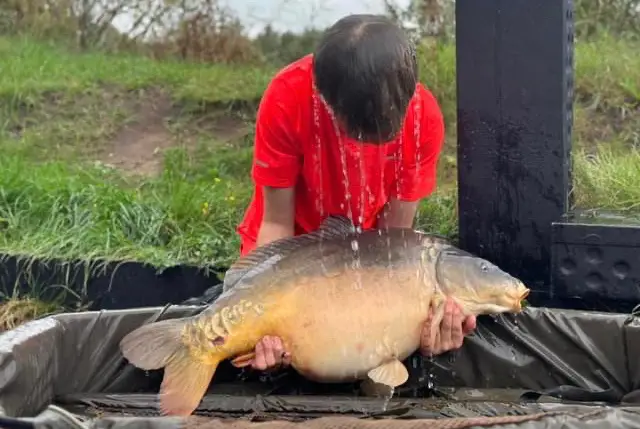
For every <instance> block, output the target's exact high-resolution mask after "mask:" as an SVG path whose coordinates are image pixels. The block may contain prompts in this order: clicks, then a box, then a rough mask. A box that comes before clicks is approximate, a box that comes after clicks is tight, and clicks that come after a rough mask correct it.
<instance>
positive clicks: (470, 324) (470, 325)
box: [462, 316, 476, 335]
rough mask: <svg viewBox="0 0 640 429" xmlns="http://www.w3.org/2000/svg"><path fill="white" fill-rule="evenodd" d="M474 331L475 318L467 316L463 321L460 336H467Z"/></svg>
mask: <svg viewBox="0 0 640 429" xmlns="http://www.w3.org/2000/svg"><path fill="white" fill-rule="evenodd" d="M475 329H476V318H475V316H467V317H466V318H465V319H464V323H463V325H462V334H463V335H468V334H470V333H471V332H472V331H474V330H475Z"/></svg>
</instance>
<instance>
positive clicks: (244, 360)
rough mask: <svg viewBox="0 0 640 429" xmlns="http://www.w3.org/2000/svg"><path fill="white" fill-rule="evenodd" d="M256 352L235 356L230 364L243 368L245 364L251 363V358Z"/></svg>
mask: <svg viewBox="0 0 640 429" xmlns="http://www.w3.org/2000/svg"><path fill="white" fill-rule="evenodd" d="M255 357H256V354H255V353H254V352H251V353H246V354H244V355H240V356H236V357H235V358H234V359H233V360H232V361H231V365H233V366H235V367H236V368H244V367H245V366H249V365H251V362H252V361H253V359H255Z"/></svg>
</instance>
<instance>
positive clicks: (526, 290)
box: [515, 283, 531, 313]
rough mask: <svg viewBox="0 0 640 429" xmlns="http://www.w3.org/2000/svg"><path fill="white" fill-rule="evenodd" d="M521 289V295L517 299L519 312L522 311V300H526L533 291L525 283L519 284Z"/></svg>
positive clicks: (516, 304) (517, 310)
mask: <svg viewBox="0 0 640 429" xmlns="http://www.w3.org/2000/svg"><path fill="white" fill-rule="evenodd" d="M519 289H522V293H520V296H519V297H518V298H517V299H516V303H515V309H516V312H517V313H520V312H521V311H522V301H524V300H525V299H526V298H527V297H528V296H529V294H530V293H531V289H529V288H528V287H526V286H525V285H524V284H523V283H520V284H519Z"/></svg>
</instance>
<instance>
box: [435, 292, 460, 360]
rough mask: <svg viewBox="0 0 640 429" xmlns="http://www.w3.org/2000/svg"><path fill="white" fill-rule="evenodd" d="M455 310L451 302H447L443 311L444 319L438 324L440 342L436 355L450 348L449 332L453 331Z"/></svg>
mask: <svg viewBox="0 0 640 429" xmlns="http://www.w3.org/2000/svg"><path fill="white" fill-rule="evenodd" d="M455 310H456V308H455V306H454V304H453V302H451V301H447V303H446V307H445V310H444V317H443V318H442V323H441V324H440V342H439V344H438V347H437V350H438V353H443V352H445V351H447V350H449V348H450V347H451V331H452V329H453V322H454V320H453V318H454V314H455Z"/></svg>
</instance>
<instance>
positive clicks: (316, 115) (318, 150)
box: [312, 91, 328, 275]
mask: <svg viewBox="0 0 640 429" xmlns="http://www.w3.org/2000/svg"><path fill="white" fill-rule="evenodd" d="M312 99H313V124H314V130H313V134H314V142H315V151H314V156H313V166H314V168H315V171H316V172H317V174H318V183H319V184H320V187H319V189H318V190H317V193H316V210H317V211H318V213H319V214H320V219H324V178H323V174H322V140H321V138H320V104H319V100H318V96H317V95H316V93H315V91H314V92H313V96H312ZM319 247H320V255H323V254H324V251H323V240H320V244H319ZM320 267H321V268H322V272H323V273H325V275H327V274H328V271H327V267H326V265H325V263H324V258H322V257H321V258H320Z"/></svg>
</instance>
